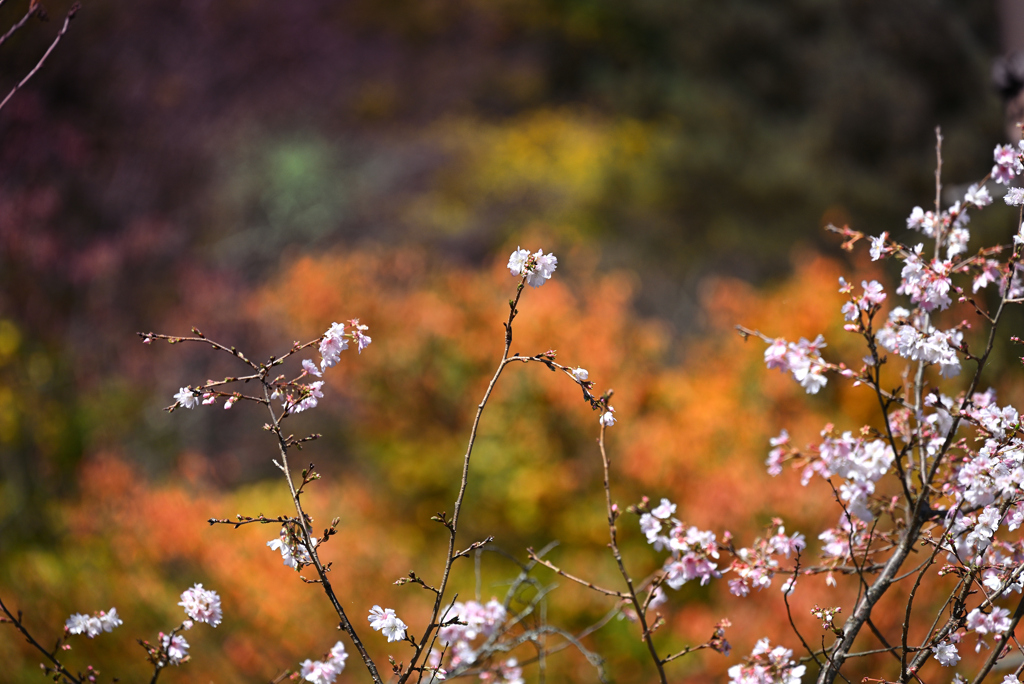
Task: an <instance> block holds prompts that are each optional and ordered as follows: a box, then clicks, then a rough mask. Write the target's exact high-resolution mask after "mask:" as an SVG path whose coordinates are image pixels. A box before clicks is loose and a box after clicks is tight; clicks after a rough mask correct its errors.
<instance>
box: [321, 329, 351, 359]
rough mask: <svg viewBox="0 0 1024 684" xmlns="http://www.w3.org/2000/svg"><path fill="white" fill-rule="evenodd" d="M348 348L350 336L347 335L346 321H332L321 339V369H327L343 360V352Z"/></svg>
mask: <svg viewBox="0 0 1024 684" xmlns="http://www.w3.org/2000/svg"><path fill="white" fill-rule="evenodd" d="M346 349H348V337H346V336H345V324H344V323H331V327H330V328H328V329H327V330H326V332H324V337H323V339H322V340H320V356H321V357H322V359H323V360H322V361H320V369H321V370H327V369H328V368H330V367H331V366H333V365H335V364H336V363H338V361H340V360H341V352H343V351H345V350H346Z"/></svg>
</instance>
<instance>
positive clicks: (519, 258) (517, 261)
mask: <svg viewBox="0 0 1024 684" xmlns="http://www.w3.org/2000/svg"><path fill="white" fill-rule="evenodd" d="M529 258H530V250H528V249H523V248H522V247H517V248H516V251H514V252H512V256H510V257H509V258H508V270H509V272H510V273H512V275H514V276H519V275H522V274H523V271H524V270H525V269H526V260H527V259H529Z"/></svg>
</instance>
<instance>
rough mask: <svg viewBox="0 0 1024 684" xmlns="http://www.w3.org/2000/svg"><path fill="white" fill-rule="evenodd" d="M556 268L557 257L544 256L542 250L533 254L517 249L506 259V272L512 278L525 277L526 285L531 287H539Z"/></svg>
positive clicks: (549, 277)
mask: <svg viewBox="0 0 1024 684" xmlns="http://www.w3.org/2000/svg"><path fill="white" fill-rule="evenodd" d="M556 268H558V257H556V256H555V255H554V254H544V250H543V249H538V250H537V252H536V253H535V254H530V250H528V249H522V248H521V247H520V248H517V249H516V251H514V252H512V255H511V256H510V257H509V258H508V270H509V272H510V273H511V274H512V275H514V276H524V275H525V276H526V284H527V285H532V286H533V287H540V286H541V285H543V284H544V283H545V282H547V281H548V280H550V279H551V275H552V274H553V273H554V272H555V269H556Z"/></svg>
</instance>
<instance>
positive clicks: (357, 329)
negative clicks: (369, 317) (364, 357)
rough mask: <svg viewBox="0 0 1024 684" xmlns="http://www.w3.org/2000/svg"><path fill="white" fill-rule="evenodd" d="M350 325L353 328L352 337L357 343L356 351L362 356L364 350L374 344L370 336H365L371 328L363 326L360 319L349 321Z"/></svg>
mask: <svg viewBox="0 0 1024 684" xmlns="http://www.w3.org/2000/svg"><path fill="white" fill-rule="evenodd" d="M349 324H351V326H352V337H353V339H355V341H356V349H357V350H358V351H359V353H360V354H362V353H363V350H364V349H366V348H367V347H369V346H370V343H371V342H373V340H372V339H371V338H370V336H369V335H366V334H364V333H365V331H367V330H369V329H370V328H369V327H368V326H365V325H361V324H360V323H359V319H358V318H353V319H352V320H351V321H349Z"/></svg>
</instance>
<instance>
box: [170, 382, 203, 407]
mask: <svg viewBox="0 0 1024 684" xmlns="http://www.w3.org/2000/svg"><path fill="white" fill-rule="evenodd" d="M174 401H176V402H177V403H178V404H179V405H181V406H184V407H185V408H187V409H190V408H195V406H196V404H198V403H199V397H197V396H196V395H195V393H194V392H193V391H192V388H191V387H182V388H181V389H180V390H178V393H177V394H175V395H174Z"/></svg>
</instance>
